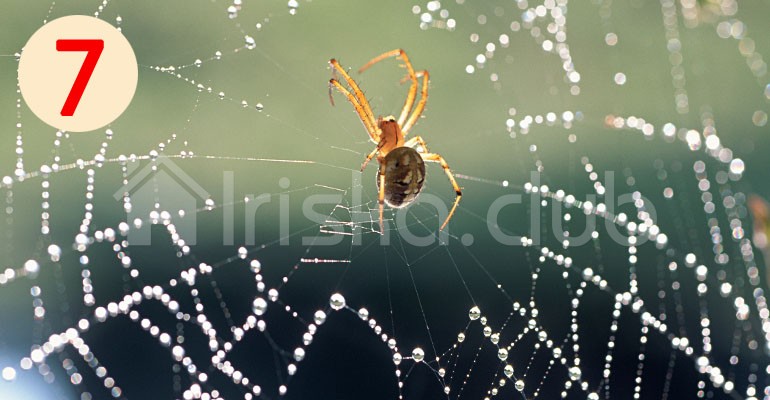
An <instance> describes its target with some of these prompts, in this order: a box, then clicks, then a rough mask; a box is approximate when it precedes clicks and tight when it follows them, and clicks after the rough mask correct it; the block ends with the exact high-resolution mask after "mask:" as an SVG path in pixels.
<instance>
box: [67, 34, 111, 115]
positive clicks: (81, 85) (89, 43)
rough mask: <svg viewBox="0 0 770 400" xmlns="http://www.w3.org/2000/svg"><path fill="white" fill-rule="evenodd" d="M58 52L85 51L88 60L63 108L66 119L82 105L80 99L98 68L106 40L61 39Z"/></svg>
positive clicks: (84, 62) (84, 63)
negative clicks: (95, 69) (97, 63)
mask: <svg viewBox="0 0 770 400" xmlns="http://www.w3.org/2000/svg"><path fill="white" fill-rule="evenodd" d="M56 50H57V51H85V52H87V53H86V59H85V60H84V61H83V65H82V66H81V67H80V72H78V76H77V77H76V78H75V83H73V84H72V89H70V94H69V95H68V96H67V100H65V101H64V106H63V107H62V108H61V115H62V116H64V117H71V116H72V114H74V113H75V109H76V108H77V107H78V103H80V98H81V97H83V92H84V91H85V90H86V85H88V80H89V79H91V74H92V73H93V72H94V68H96V62H97V61H99V56H101V55H102V50H104V40H101V39H59V40H57V41H56Z"/></svg>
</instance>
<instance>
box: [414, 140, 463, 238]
mask: <svg viewBox="0 0 770 400" xmlns="http://www.w3.org/2000/svg"><path fill="white" fill-rule="evenodd" d="M418 138H419V136H415V139H418ZM418 141H420V142H422V143H425V142H423V141H422V139H418ZM423 148H424V147H423ZM420 156H422V159H423V160H425V161H432V162H437V163H439V164H441V168H444V172H446V176H447V177H448V178H449V182H451V183H452V187H453V188H454V190H455V195H456V197H455V202H454V204H453V205H452V209H451V210H449V215H447V217H446V219H445V220H444V223H443V224H441V228H439V230H440V231H441V230H443V229H444V227H446V224H447V223H449V220H450V219H451V218H452V215H454V213H455V210H456V209H457V205H458V204H459V203H460V199H461V198H462V197H463V192H462V190H461V189H460V186H458V185H457V181H456V180H455V177H454V175H452V171H450V170H449V165H448V164H447V162H446V160H444V157H441V155H440V154H437V153H420Z"/></svg>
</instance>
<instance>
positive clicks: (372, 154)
mask: <svg viewBox="0 0 770 400" xmlns="http://www.w3.org/2000/svg"><path fill="white" fill-rule="evenodd" d="M384 144H385V142H384V141H380V143H379V144H378V145H377V147H375V148H374V150H372V152H371V153H369V155H368V156H366V160H364V163H363V164H361V172H364V168H366V165H367V164H369V161H372V158H374V156H376V155H377V153H378V152H379V151H380V149H382V146H383V145H384Z"/></svg>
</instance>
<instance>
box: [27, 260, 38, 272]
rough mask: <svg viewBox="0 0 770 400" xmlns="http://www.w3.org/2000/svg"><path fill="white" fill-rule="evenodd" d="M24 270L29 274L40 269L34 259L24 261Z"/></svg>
mask: <svg viewBox="0 0 770 400" xmlns="http://www.w3.org/2000/svg"><path fill="white" fill-rule="evenodd" d="M24 270H25V271H27V272H28V273H30V274H35V273H37V272H38V271H40V264H38V262H37V261H35V260H27V262H25V263H24Z"/></svg>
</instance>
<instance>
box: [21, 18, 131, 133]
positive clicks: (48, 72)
mask: <svg viewBox="0 0 770 400" xmlns="http://www.w3.org/2000/svg"><path fill="white" fill-rule="evenodd" d="M137 79H138V68H137V64H136V56H135V55H134V50H133V49H132V48H131V44H130V43H129V42H128V40H127V39H126V37H125V36H123V34H122V33H121V32H120V31H119V30H118V29H117V28H115V27H114V26H112V25H110V24H109V23H107V22H104V21H102V20H100V19H98V18H94V17H89V16H85V15H70V16H66V17H61V18H58V19H55V20H53V21H51V22H49V23H47V24H45V25H43V26H42V27H41V28H40V29H38V30H37V31H36V32H35V33H34V34H33V35H32V37H30V38H29V41H27V44H26V45H25V46H24V48H23V49H22V52H21V59H20V60H19V89H20V90H21V95H22V97H23V98H24V101H25V102H26V104H27V106H28V107H29V108H30V110H32V112H33V113H34V114H35V115H36V116H37V117H38V118H40V119H41V120H43V122H45V123H47V124H48V125H51V126H53V127H54V128H57V129H60V130H64V131H70V132H86V131H92V130H95V129H99V128H101V127H103V126H105V125H108V124H109V123H111V122H112V121H114V120H115V119H117V118H118V117H119V116H120V115H121V114H122V113H123V111H125V110H126V108H127V107H128V104H129V103H131V99H132V98H133V97H134V91H135V90H136V82H137Z"/></svg>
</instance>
